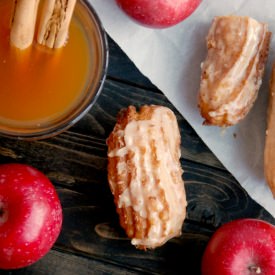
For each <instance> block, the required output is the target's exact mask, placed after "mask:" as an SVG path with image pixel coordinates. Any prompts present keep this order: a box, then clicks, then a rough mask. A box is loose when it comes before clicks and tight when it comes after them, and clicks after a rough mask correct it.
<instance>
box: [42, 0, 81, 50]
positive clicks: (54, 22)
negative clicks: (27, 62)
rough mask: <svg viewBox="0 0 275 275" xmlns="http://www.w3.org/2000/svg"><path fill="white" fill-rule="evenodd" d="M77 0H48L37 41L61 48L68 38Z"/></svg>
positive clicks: (45, 2)
mask: <svg viewBox="0 0 275 275" xmlns="http://www.w3.org/2000/svg"><path fill="white" fill-rule="evenodd" d="M75 4H76V0H46V1H44V3H43V7H42V13H41V18H40V19H39V27H38V36H37V41H38V43H39V44H42V45H45V46H47V47H49V48H60V47H62V46H64V45H65V44H66V42H67V39H68V30H69V25H70V22H71V18H72V15H73V11H74V7H75Z"/></svg>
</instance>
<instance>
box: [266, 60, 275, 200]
mask: <svg viewBox="0 0 275 275" xmlns="http://www.w3.org/2000/svg"><path fill="white" fill-rule="evenodd" d="M264 172H265V177H266V181H267V183H268V185H269V187H270V189H271V192H272V193H273V196H274V198H275V63H274V65H273V69H272V75H271V80H270V91H269V106H268V112H267V130H266V138H265V151H264Z"/></svg>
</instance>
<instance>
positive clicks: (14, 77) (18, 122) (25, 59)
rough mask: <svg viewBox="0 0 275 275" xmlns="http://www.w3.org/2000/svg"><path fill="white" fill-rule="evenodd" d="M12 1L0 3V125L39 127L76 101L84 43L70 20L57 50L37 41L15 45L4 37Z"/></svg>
mask: <svg viewBox="0 0 275 275" xmlns="http://www.w3.org/2000/svg"><path fill="white" fill-rule="evenodd" d="M12 2H13V1H10V0H1V1H0V14H1V16H0V125H1V124H2V125H13V126H15V127H23V128H24V127H29V126H31V127H33V125H34V124H35V125H37V126H38V127H39V125H41V124H43V123H44V124H45V123H47V121H51V120H54V119H56V118H57V117H59V116H60V115H62V114H64V113H65V112H68V111H69V110H70V109H72V108H73V107H74V106H75V105H76V104H77V102H78V101H79V100H80V98H81V94H82V93H83V90H85V86H86V82H87V76H88V71H89V66H90V64H89V63H90V58H89V45H88V43H87V38H86V36H85V33H84V31H83V28H82V26H81V24H80V23H79V21H78V20H77V18H73V20H72V22H71V26H70V31H69V40H68V43H67V44H66V46H65V47H63V48H62V49H58V50H50V49H47V48H46V47H43V46H40V45H38V44H37V43H36V42H34V43H33V45H32V46H31V47H30V48H28V49H27V50H24V51H21V50H18V49H16V48H15V47H13V46H11V45H10V41H9V33H10V18H11V12H12Z"/></svg>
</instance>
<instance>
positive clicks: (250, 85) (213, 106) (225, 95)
mask: <svg viewBox="0 0 275 275" xmlns="http://www.w3.org/2000/svg"><path fill="white" fill-rule="evenodd" d="M270 35H271V33H270V32H269V31H268V26H267V24H264V23H260V22H258V21H256V20H254V19H253V18H251V17H247V16H233V15H230V16H217V17H215V18H214V20H213V22H212V25H211V27H210V29H209V32H208V35H207V49H208V54H207V57H206V60H205V61H204V62H203V63H202V73H201V83H200V91H199V108H200V112H201V115H202V117H203V118H204V119H205V120H204V124H207V125H216V126H222V127H225V126H230V125H234V124H237V123H238V122H239V121H240V120H242V119H243V118H244V117H245V116H246V115H247V113H248V112H249V111H250V109H251V108H252V106H253V104H254V102H255V100H256V98H257V95H258V90H259V88H260V85H261V83H262V76H263V73H264V68H265V63H266V59H267V56H268V50H269V42H270Z"/></svg>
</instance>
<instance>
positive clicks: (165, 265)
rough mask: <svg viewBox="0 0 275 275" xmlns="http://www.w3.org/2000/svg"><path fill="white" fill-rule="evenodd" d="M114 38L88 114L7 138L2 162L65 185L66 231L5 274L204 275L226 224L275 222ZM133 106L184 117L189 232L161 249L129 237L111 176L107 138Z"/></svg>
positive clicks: (0, 143)
mask: <svg viewBox="0 0 275 275" xmlns="http://www.w3.org/2000/svg"><path fill="white" fill-rule="evenodd" d="M108 39H109V48H110V60H109V69H108V76H107V80H106V82H105V84H104V88H103V91H102V93H101V95H100V97H99V99H98V101H97V103H96V104H95V105H94V106H93V107H92V109H91V110H90V112H89V114H88V115H86V116H85V117H84V118H83V119H82V120H81V121H80V122H78V123H77V124H76V125H75V126H74V127H72V128H71V129H69V130H68V131H66V132H64V133H62V134H60V135H58V136H56V137H54V138H50V139H47V140H42V141H35V142H26V141H16V140H10V139H7V138H0V163H10V162H17V163H25V164H30V165H32V166H34V167H36V168H38V169H39V170H41V171H42V172H44V173H45V174H46V175H47V176H48V177H49V178H50V179H51V181H52V182H53V183H54V185H55V187H56V189H57V191H58V194H59V196H60V199H61V202H62V206H63V214H64V223H63V228H62V232H61V234H60V236H59V238H58V240H57V242H56V244H55V246H54V247H53V249H52V250H51V251H50V252H49V253H48V254H47V255H46V256H45V257H44V258H42V259H41V260H40V261H38V262H37V263H35V264H33V265H32V266H30V267H28V268H25V269H21V270H15V271H1V270H0V274H26V275H32V274H34V275H37V274H39V275H40V274H41V275H42V274H43V275H44V274H49V275H74V274H75V275H88V274H140V273H142V274H183V273H184V272H185V273H184V274H191V275H193V274H200V271H199V270H200V261H201V256H202V253H203V251H204V248H205V246H206V244H207V241H208V239H209V237H210V236H211V234H212V233H213V232H214V231H215V229H216V228H218V227H219V226H220V225H221V224H223V223H225V222H228V221H230V220H232V219H236V218H241V217H253V218H260V219H263V220H267V221H269V222H271V223H273V224H275V219H274V218H273V217H272V216H271V215H270V214H268V213H267V212H266V211H265V210H264V209H263V208H262V207H261V206H259V205H258V204H257V203H255V202H254V201H253V200H252V199H251V198H250V197H249V196H248V194H247V193H246V191H245V190H244V189H243V188H242V187H241V186H240V184H239V183H238V182H237V181H236V180H235V179H234V178H233V176H232V175H231V174H230V173H228V172H227V171H226V170H225V168H224V167H223V166H222V164H221V163H220V162H219V161H218V160H217V159H216V157H215V156H214V155H213V154H212V153H211V151H210V150H209V149H208V148H207V147H206V145H205V144H204V143H203V142H202V141H201V139H200V138H199V137H198V136H197V134H196V133H195V132H194V130H193V129H192V127H191V126H190V125H189V124H188V123H187V122H186V121H185V119H184V118H183V117H182V116H181V115H180V114H179V113H178V112H177V111H176V110H175V108H174V107H173V105H172V104H171V103H170V102H169V101H168V100H167V99H166V97H165V96H164V95H163V94H162V93H161V91H159V90H158V89H157V88H156V87H155V86H154V85H152V84H151V83H150V81H149V80H148V79H147V78H145V77H144V76H143V75H142V74H141V73H140V72H139V71H138V70H137V69H136V67H135V66H134V64H133V63H132V62H131V61H130V60H129V59H128V58H127V57H126V55H125V54H124V53H123V52H122V51H121V49H120V48H119V47H118V46H117V45H116V44H115V43H114V42H113V41H112V40H111V39H110V38H108ZM130 104H133V105H136V106H139V105H143V104H159V105H165V106H168V107H170V108H171V109H172V110H173V111H174V112H175V113H176V115H177V118H178V123H179V126H180V129H181V135H182V145H181V152H182V158H181V164H182V167H183V169H184V174H183V178H184V181H185V188H186V192H187V200H188V207H187V218H186V220H185V223H184V226H183V230H182V232H183V234H182V236H181V237H180V238H174V239H172V240H171V241H169V242H168V243H167V244H165V245H164V246H163V247H161V248H158V249H156V250H154V251H146V252H144V251H139V250H137V249H136V248H135V247H134V246H132V245H131V244H130V241H129V239H127V238H126V237H125V234H124V232H123V231H122V229H121V228H120V226H119V224H118V216H117V214H116V211H115V207H114V204H113V197H112V195H111V192H110V190H109V186H108V182H107V173H106V164H107V158H106V154H107V147H106V138H107V137H108V135H109V133H110V132H111V131H112V129H113V127H114V124H115V121H116V115H117V113H118V111H119V110H120V109H121V108H124V107H127V106H128V105H130ZM187 270H189V272H187ZM190 270H192V272H191V273H190Z"/></svg>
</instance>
